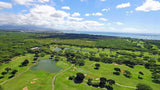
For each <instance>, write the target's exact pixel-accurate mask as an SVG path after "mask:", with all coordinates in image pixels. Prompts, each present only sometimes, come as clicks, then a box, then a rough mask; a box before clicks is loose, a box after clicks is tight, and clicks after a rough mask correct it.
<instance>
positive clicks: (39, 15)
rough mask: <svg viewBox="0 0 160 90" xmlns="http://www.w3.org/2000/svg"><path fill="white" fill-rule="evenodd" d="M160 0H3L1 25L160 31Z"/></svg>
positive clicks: (139, 31) (110, 30)
mask: <svg viewBox="0 0 160 90" xmlns="http://www.w3.org/2000/svg"><path fill="white" fill-rule="evenodd" d="M159 24H160V0H0V26H3V25H14V26H37V27H45V28H52V29H58V30H77V31H96V32H129V33H160V25H159Z"/></svg>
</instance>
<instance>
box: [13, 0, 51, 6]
mask: <svg viewBox="0 0 160 90" xmlns="http://www.w3.org/2000/svg"><path fill="white" fill-rule="evenodd" d="M13 1H14V2H15V3H16V4H20V5H33V4H34V3H37V2H39V3H46V2H49V0H13Z"/></svg>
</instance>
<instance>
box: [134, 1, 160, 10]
mask: <svg viewBox="0 0 160 90" xmlns="http://www.w3.org/2000/svg"><path fill="white" fill-rule="evenodd" d="M158 10H160V2H159V1H156V0H146V1H145V2H144V3H143V5H141V6H139V7H137V8H136V11H144V12H149V11H158Z"/></svg>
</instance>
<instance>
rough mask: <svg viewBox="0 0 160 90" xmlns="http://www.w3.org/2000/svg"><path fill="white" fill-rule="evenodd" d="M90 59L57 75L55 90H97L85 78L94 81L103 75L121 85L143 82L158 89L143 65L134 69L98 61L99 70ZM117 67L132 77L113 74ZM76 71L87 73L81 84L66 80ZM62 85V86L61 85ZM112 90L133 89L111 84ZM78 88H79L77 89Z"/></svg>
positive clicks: (134, 85)
mask: <svg viewBox="0 0 160 90" xmlns="http://www.w3.org/2000/svg"><path fill="white" fill-rule="evenodd" d="M92 63H94V62H92V61H86V65H85V66H82V67H79V66H75V67H76V69H75V67H73V68H72V69H70V70H68V71H67V72H65V73H63V74H61V75H59V76H57V78H56V81H55V85H56V86H55V90H64V89H66V90H68V89H70V90H76V89H78V88H81V89H82V90H83V89H87V90H99V89H100V88H95V87H90V86H88V85H86V80H88V78H89V77H90V78H93V80H94V81H96V79H97V78H100V77H105V78H107V79H113V80H115V81H116V83H119V84H121V85H126V86H132V87H136V85H137V84H138V83H144V84H147V85H149V86H151V87H152V88H153V90H158V89H159V88H160V86H159V85H158V84H155V83H152V81H151V80H152V79H151V72H150V71H149V70H148V69H145V68H144V67H143V66H136V67H135V68H134V69H132V68H129V67H127V66H125V65H116V64H105V63H101V62H99V63H100V65H101V66H100V68H99V70H95V69H94V65H93V66H90V65H91V64H92ZM115 67H119V68H121V70H128V71H130V72H131V73H132V78H130V79H129V78H126V77H125V76H124V75H123V73H122V72H121V75H119V76H117V75H113V72H114V68H115ZM139 71H142V72H143V73H144V76H143V80H141V79H138V75H139V73H138V72H139ZM77 72H82V73H84V74H87V76H86V77H85V82H84V83H81V84H75V83H74V82H73V81H71V80H68V77H69V76H73V75H74V76H76V73H77ZM62 86H63V87H62ZM113 88H114V90H134V89H131V88H127V87H120V86H117V85H113ZM78 90H80V89H78Z"/></svg>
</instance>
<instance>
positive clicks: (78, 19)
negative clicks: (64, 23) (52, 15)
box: [68, 17, 83, 21]
mask: <svg viewBox="0 0 160 90" xmlns="http://www.w3.org/2000/svg"><path fill="white" fill-rule="evenodd" d="M68 19H69V20H71V21H81V20H83V18H76V17H68Z"/></svg>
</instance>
